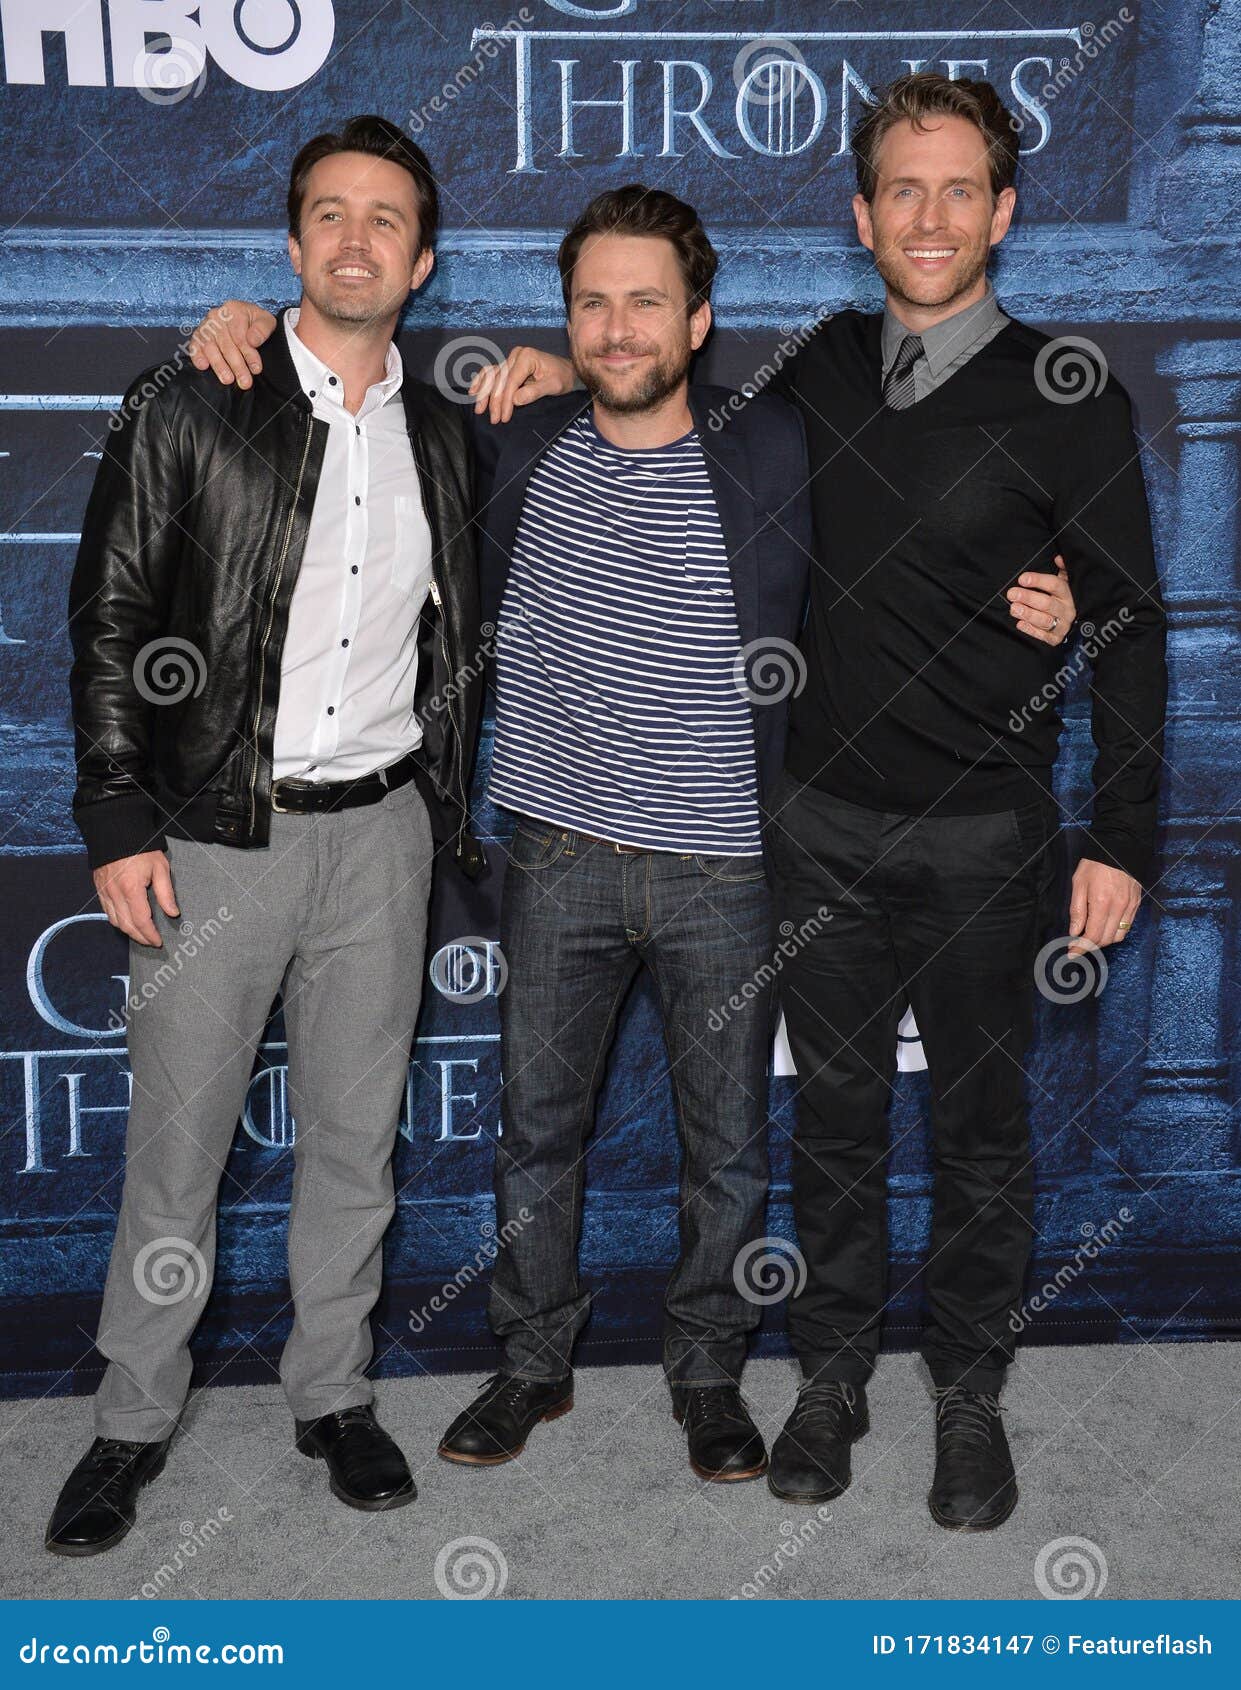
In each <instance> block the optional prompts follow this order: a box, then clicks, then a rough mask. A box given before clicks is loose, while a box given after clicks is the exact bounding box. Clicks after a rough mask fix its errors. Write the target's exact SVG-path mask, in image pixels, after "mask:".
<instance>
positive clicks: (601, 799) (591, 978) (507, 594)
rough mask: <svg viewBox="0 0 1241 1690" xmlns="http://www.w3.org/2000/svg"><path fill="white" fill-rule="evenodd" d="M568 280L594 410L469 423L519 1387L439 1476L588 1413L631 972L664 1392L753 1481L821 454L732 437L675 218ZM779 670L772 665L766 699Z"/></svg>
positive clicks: (595, 214)
mask: <svg viewBox="0 0 1241 1690" xmlns="http://www.w3.org/2000/svg"><path fill="white" fill-rule="evenodd" d="M559 264H560V273H561V279H562V283H563V288H564V296H565V306H566V311H567V314H568V333H569V341H570V347H571V351H572V355H573V363H574V368H575V370H576V372H577V374H578V376H579V378H580V379H581V381H582V383H583V384H584V387H585V392H582V391H580V390H579V391H577V392H571V393H568V394H565V395H562V396H557V397H555V398H549V399H546V400H544V401H542V402H541V403H538V404H534V405H531V406H528V407H525V408H523V410H522V411H521V413H520V414H519V416H518V417H517V418H516V419H515V420H514V421H512V422H510V423H508V424H492V423H491V422H490V421H489V420H487V419H486V418H483V417H480V418H479V419H478V431H477V437H476V445H477V455H478V473H479V487H480V502H481V503H482V505H483V509H484V512H485V515H484V519H483V523H482V534H481V544H482V549H481V556H480V568H481V572H482V578H483V599H484V612H486V610H487V608H488V603H487V601H488V597H489V596H491V597H492V598H493V599H500V601H501V602H500V607H499V615H498V623H499V638H498V649H497V662H496V682H497V700H498V705H497V717H496V733H495V745H494V751H493V757H492V773H491V785H490V796H491V798H492V799H493V800H494V801H495V802H496V803H497V804H500V805H503V806H504V807H506V808H507V809H509V810H511V811H513V812H514V813H515V814H516V816H517V825H516V829H515V832H514V835H513V840H512V846H511V850H510V857H509V867H508V872H507V876H506V879H505V883H504V895H503V901H502V907H501V918H500V945H501V950H502V951H503V954H504V957H505V960H506V962H507V964H508V970H509V974H508V983H507V986H506V988H505V990H504V992H503V993H502V994H501V996H500V1000H499V1002H500V1021H501V1029H502V1060H503V1069H504V1092H503V1132H502V1135H501V1138H500V1141H499V1143H498V1145H497V1151H496V1223H497V1235H498V1237H499V1238H500V1239H501V1240H502V1241H503V1243H502V1247H501V1249H500V1251H499V1254H498V1257H497V1261H496V1268H495V1274H494V1278H493V1283H492V1293H491V1305H490V1318H491V1322H492V1325H493V1327H494V1329H495V1331H496V1333H497V1335H498V1336H499V1337H500V1339H501V1341H502V1343H503V1345H504V1359H503V1363H502V1367H501V1371H500V1372H499V1373H498V1374H497V1375H496V1377H495V1378H494V1379H493V1380H492V1381H490V1382H489V1383H488V1385H487V1386H486V1387H485V1388H484V1390H483V1392H482V1394H481V1395H480V1396H479V1397H478V1398H477V1399H476V1401H475V1402H474V1403H472V1404H471V1405H470V1407H469V1408H467V1409H466V1411H465V1412H464V1413H463V1414H461V1415H459V1416H458V1417H457V1419H456V1420H455V1421H454V1422H453V1424H452V1426H450V1427H449V1429H448V1431H447V1433H446V1434H445V1437H444V1440H443V1442H442V1444H441V1446H440V1453H441V1455H443V1456H444V1457H445V1458H446V1459H448V1460H451V1461H458V1462H466V1463H471V1464H490V1463H495V1462H501V1461H506V1460H509V1459H511V1458H512V1457H513V1456H514V1455H516V1454H518V1453H520V1451H521V1449H522V1447H523V1445H524V1443H525V1440H526V1437H527V1436H528V1434H529V1432H530V1431H531V1430H532V1428H533V1427H534V1425H536V1424H537V1423H538V1421H539V1420H541V1419H550V1418H552V1417H554V1416H555V1415H557V1414H560V1413H563V1412H565V1411H566V1410H567V1409H568V1408H569V1407H570V1406H571V1403H572V1391H573V1384H572V1373H571V1366H572V1352H573V1346H574V1341H575V1339H576V1338H577V1336H578V1333H579V1332H580V1331H581V1329H582V1327H583V1325H584V1324H585V1322H586V1318H587V1315H588V1313H589V1309H590V1297H589V1294H588V1293H587V1292H585V1291H584V1290H583V1289H582V1287H581V1285H580V1283H579V1279H578V1271H577V1240H578V1234H579V1231H580V1225H581V1209H582V1195H583V1177H582V1175H583V1151H584V1144H585V1140H586V1137H587V1136H588V1134H589V1132H590V1129H591V1125H592V1118H593V1114H594V1105H595V1099H596V1096H597V1092H598V1087H599V1082H600V1079H601V1076H602V1072H603V1067H604V1063H605V1059H606V1056H607V1051H608V1048H609V1046H610V1045H611V1043H612V1039H613V1035H614V1030H615V1024H616V1016H617V1011H618V1009H619V1006H620V1004H621V1001H622V999H623V998H624V996H625V994H626V991H627V989H628V987H629V985H630V983H631V982H632V981H633V979H634V977H635V975H636V974H637V973H638V972H639V971H640V970H641V969H643V968H645V969H646V970H648V971H649V973H650V974H651V975H652V976H653V979H654V984H655V987H656V992H657V996H658V999H659V1002H660V1005H661V1009H662V1014H663V1027H664V1037H665V1040H666V1042H667V1046H668V1053H669V1064H670V1071H671V1079H672V1090H673V1096H674V1099H675V1102H676V1108H677V1124H678V1128H679V1132H680V1139H681V1149H682V1169H681V1190H680V1243H681V1249H680V1256H679V1260H678V1262H677V1264H676V1267H675V1269H674V1270H673V1274H672V1278H671V1280H670V1282H669V1285H668V1290H667V1296H666V1302H665V1321H664V1368H665V1373H666V1376H667V1379H668V1383H669V1385H670V1387H671V1391H672V1399H673V1407H674V1412H675V1414H676V1417H677V1419H678V1420H679V1421H680V1422H681V1423H682V1425H683V1426H684V1427H685V1429H686V1431H687V1433H688V1439H689V1459H690V1462H691V1465H692V1466H693V1468H694V1470H695V1472H697V1473H698V1474H699V1475H700V1476H701V1477H703V1478H707V1479H714V1480H721V1481H730V1480H738V1479H748V1478H753V1477H756V1476H757V1475H759V1474H760V1473H762V1472H763V1471H764V1470H765V1468H766V1451H765V1449H764V1446H763V1441H762V1438H761V1436H760V1434H759V1431H758V1429H757V1427H756V1426H755V1425H754V1422H753V1420H752V1419H751V1417H750V1415H749V1412H748V1411H747V1409H746V1407H745V1405H744V1403H743V1401H742V1398H741V1394H740V1390H739V1380H740V1375H741V1369H742V1365H743V1363H744V1360H745V1353H746V1341H747V1335H748V1333H749V1332H750V1331H751V1330H752V1329H753V1327H754V1326H755V1325H756V1324H757V1322H758V1318H759V1315H760V1313H761V1305H760V1303H759V1301H758V1300H757V1298H754V1297H752V1296H751V1297H747V1296H746V1294H745V1279H744V1273H743V1270H744V1266H745V1259H746V1254H747V1251H748V1250H750V1249H751V1248H752V1247H753V1246H754V1245H755V1243H756V1240H758V1239H759V1238H760V1237H761V1234H762V1231H763V1219H764V1206H765V1201H766V1192H767V1150H766V1126H767V1068H768V1056H769V1051H770V1044H771V1034H772V1019H773V1015H772V977H773V970H772V967H771V957H772V951H773V930H772V916H771V895H770V888H769V886H768V882H767V878H766V874H765V866H764V852H763V827H764V821H765V818H766V809H765V804H766V796H767V792H768V791H769V790H770V788H771V786H772V784H773V783H774V781H775V779H776V778H777V776H778V773H779V769H780V764H781V759H782V754H783V740H784V715H785V711H784V701H785V699H786V698H787V696H788V694H789V692H790V691H791V690H792V686H793V683H794V677H795V672H796V671H795V663H796V651H795V646H794V641H795V639H796V636H797V632H798V629H799V627H800V624H801V618H802V611H803V602H804V596H805V589H806V574H807V568H808V564H809V552H810V516H809V508H808V500H807V495H806V482H807V474H806V458H805V443H804V437H803V432H802V427H801V424H800V420H799V419H798V417H797V416H796V414H795V413H794V412H792V411H791V410H789V409H788V408H786V407H783V406H780V405H779V404H777V403H775V402H773V401H770V400H762V401H759V402H756V403H755V404H754V405H753V406H752V407H744V408H743V410H742V413H741V414H742V415H743V416H744V417H745V421H744V422H742V423H741V425H740V426H738V425H737V422H736V421H729V422H728V423H727V425H726V426H723V427H722V426H721V419H723V418H726V417H729V416H730V412H729V410H728V400H729V399H730V397H731V395H730V394H728V393H727V392H726V391H724V390H722V389H712V388H708V387H697V386H695V387H693V388H690V387H689V385H688V371H689V364H690V359H691V356H692V354H693V353H694V352H695V351H696V350H697V349H698V347H699V346H700V345H701V344H702V342H703V340H704V339H705V337H706V334H707V331H708V329H709V327H710V322H711V306H710V302H709V300H710V292H711V285H712V281H713V278H714V274H715V269H716V257H715V253H714V251H713V250H712V248H711V245H710V242H709V241H708V239H707V236H706V233H705V231H704V230H703V228H702V225H701V223H700V222H699V221H698V218H697V216H696V215H695V213H694V212H693V211H692V209H691V208H690V207H689V206H687V205H685V204H684V203H683V202H682V201H680V200H678V199H675V198H674V197H673V196H672V195H670V194H667V193H661V192H659V191H656V190H647V189H644V188H641V187H638V186H632V187H628V188H622V189H619V190H616V191H614V192H609V193H604V194H601V195H600V196H599V197H598V198H597V199H596V200H594V201H593V202H592V204H591V205H590V206H588V207H587V209H586V211H585V212H584V214H583V216H582V217H581V218H580V219H579V220H578V222H577V223H576V224H575V225H574V227H573V228H572V229H571V230H570V231H569V233H568V235H567V236H566V237H565V240H564V243H563V244H562V246H561V249H560V254H559ZM501 595H502V597H501ZM763 657H767V658H774V659H775V660H776V662H777V664H779V663H780V661H781V660H783V663H784V665H785V670H784V684H783V685H782V686H781V685H780V683H779V677H777V682H776V685H775V687H774V689H769V690H770V691H771V692H772V696H771V697H768V696H767V694H766V691H765V690H764V688H763V685H762V679H761V678H760V677H759V676H757V675H756V674H755V672H754V669H753V664H754V662H755V660H756V659H761V658H763ZM769 679H770V677H768V680H769ZM741 980H746V981H748V982H749V985H748V988H747V990H746V991H745V992H744V993H739V992H738V982H739V981H741ZM531 1216H533V1219H530V1218H529V1217H531Z"/></svg>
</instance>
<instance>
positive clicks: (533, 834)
mask: <svg viewBox="0 0 1241 1690" xmlns="http://www.w3.org/2000/svg"><path fill="white" fill-rule="evenodd" d="M565 837H566V835H565V830H564V829H563V828H559V827H552V826H551V824H550V823H548V822H527V821H519V822H518V823H517V826H516V827H515V828H514V829H513V837H512V839H510V841H509V847H508V858H509V861H510V862H511V863H515V864H516V865H517V867H518V868H522V869H532V870H535V871H537V870H539V869H545V868H550V867H551V865H552V864H553V863H554V862H555V861H556V858H557V857H558V856H559V855H560V853H561V852H562V851H563V850H564V848H565Z"/></svg>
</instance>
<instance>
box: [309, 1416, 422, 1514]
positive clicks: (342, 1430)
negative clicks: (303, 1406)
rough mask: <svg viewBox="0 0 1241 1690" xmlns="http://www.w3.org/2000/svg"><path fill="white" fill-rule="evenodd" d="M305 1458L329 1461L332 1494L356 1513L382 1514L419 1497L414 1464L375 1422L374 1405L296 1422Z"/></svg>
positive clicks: (329, 1482)
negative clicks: (363, 1510) (364, 1511)
mask: <svg viewBox="0 0 1241 1690" xmlns="http://www.w3.org/2000/svg"><path fill="white" fill-rule="evenodd" d="M294 1425H295V1426H296V1428H297V1447H298V1449H300V1450H301V1452H302V1454H303V1455H312V1456H315V1457H316V1458H320V1457H321V1458H322V1459H323V1460H324V1461H326V1462H327V1471H328V1484H329V1485H330V1486H331V1490H332V1495H333V1496H337V1497H339V1498H340V1500H341V1501H342V1502H347V1503H348V1504H349V1506H350V1508H363V1509H365V1510H366V1511H367V1513H370V1514H377V1513H378V1512H379V1511H380V1509H383V1508H404V1506H405V1504H406V1503H407V1502H412V1501H413V1500H414V1498H415V1497H416V1496H417V1494H418V1492H417V1491H416V1490H415V1489H414V1479H413V1474H412V1473H411V1472H410V1470H409V1463H408V1462H407V1461H406V1459H405V1457H404V1456H403V1455H402V1454H401V1452H400V1450H399V1449H398V1448H397V1446H396V1444H395V1443H394V1442H393V1440H392V1439H391V1438H390V1437H389V1436H388V1434H387V1433H386V1432H385V1431H384V1429H383V1427H382V1426H381V1425H380V1424H379V1422H378V1421H377V1420H376V1418H375V1410H374V1408H373V1407H372V1406H371V1404H370V1403H359V1404H358V1406H357V1407H356V1408H342V1409H338V1410H337V1412H336V1413H335V1414H321V1415H319V1417H318V1418H317V1419H315V1420H295V1421H294Z"/></svg>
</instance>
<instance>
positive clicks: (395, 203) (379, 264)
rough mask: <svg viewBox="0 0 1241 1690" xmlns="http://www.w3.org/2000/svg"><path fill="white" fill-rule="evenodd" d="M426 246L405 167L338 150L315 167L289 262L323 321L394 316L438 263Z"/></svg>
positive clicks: (379, 319)
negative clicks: (421, 248) (421, 238)
mask: <svg viewBox="0 0 1241 1690" xmlns="http://www.w3.org/2000/svg"><path fill="white" fill-rule="evenodd" d="M419 246H420V239H419V231H418V195H417V190H416V188H415V186H414V180H413V177H412V176H411V175H410V173H409V171H408V170H406V169H404V167H403V166H401V165H399V164H394V163H393V162H392V160H391V159H385V158H373V157H372V156H371V155H370V154H369V153H332V154H330V155H329V156H328V157H327V158H322V159H320V160H319V162H318V163H317V164H316V165H314V167H313V168H312V169H311V171H310V174H309V176H308V177H307V180H306V189H305V192H304V194H303V195H302V205H301V217H300V239H299V238H297V237H295V236H293V235H290V236H289V257H290V258H291V260H292V262H293V268H294V270H295V271H296V272H297V274H298V275H299V276H300V277H301V280H302V293H303V296H304V298H305V299H306V300H307V301H309V303H310V304H311V305H312V306H313V307H314V308H315V310H316V311H318V312H319V313H320V315H321V316H323V317H327V318H332V319H335V320H336V321H337V322H344V323H368V322H387V321H389V320H390V319H393V318H395V317H396V315H397V313H398V312H399V311H400V309H401V307H402V305H404V303H405V301H406V299H407V297H408V296H409V293H410V290H411V289H412V288H416V287H420V286H421V285H422V283H423V282H424V281H425V280H426V278H427V275H428V274H429V272H430V269H431V265H432V263H433V262H434V259H433V257H432V254H431V252H430V250H429V249H427V250H426V251H420V250H419Z"/></svg>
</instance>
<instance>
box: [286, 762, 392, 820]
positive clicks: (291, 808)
mask: <svg viewBox="0 0 1241 1690" xmlns="http://www.w3.org/2000/svg"><path fill="white" fill-rule="evenodd" d="M416 761H417V757H416V754H415V753H414V752H412V751H409V752H406V754H405V756H404V757H402V758H401V759H400V760H399V761H398V762H396V763H389V764H388V767H387V768H386V769H376V770H375V772H374V774H370V775H359V776H358V778H357V779H356V780H332V781H326V780H278V781H274V782H273V783H272V789H271V807H272V809H273V810H278V811H279V812H280V814H281V815H285V814H292V815H298V816H310V815H321V814H322V813H323V812H324V811H326V810H352V809H355V808H356V807H357V806H358V805H359V804H378V803H379V801H380V800H381V799H382V798H386V797H387V795H388V793H390V792H395V791H396V789H397V788H398V787H400V786H404V785H405V784H406V782H407V781H411V780H412V779H413V778H414V765H415V763H416Z"/></svg>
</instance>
